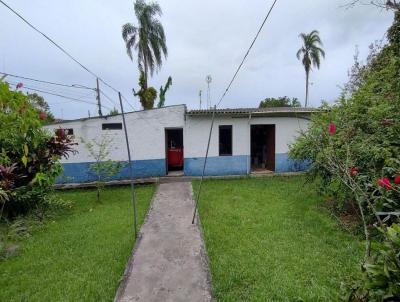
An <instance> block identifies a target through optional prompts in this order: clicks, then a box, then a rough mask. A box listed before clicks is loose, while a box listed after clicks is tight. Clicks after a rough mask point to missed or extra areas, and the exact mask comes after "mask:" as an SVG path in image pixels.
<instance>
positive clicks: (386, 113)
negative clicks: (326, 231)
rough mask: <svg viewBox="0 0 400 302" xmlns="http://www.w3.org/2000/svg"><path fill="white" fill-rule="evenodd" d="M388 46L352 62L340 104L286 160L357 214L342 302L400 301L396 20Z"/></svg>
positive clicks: (398, 18) (315, 121) (399, 27)
mask: <svg viewBox="0 0 400 302" xmlns="http://www.w3.org/2000/svg"><path fill="white" fill-rule="evenodd" d="M387 37H388V44H387V45H385V46H384V47H379V46H378V47H377V46H376V45H375V46H372V47H371V53H370V55H369V57H368V60H367V63H366V64H365V65H362V64H360V63H359V62H358V61H357V60H356V64H355V65H354V66H353V68H352V70H351V74H350V81H349V83H348V84H347V85H346V89H345V90H344V92H343V95H342V96H341V98H340V99H339V100H338V101H337V102H336V104H334V105H333V106H328V105H327V104H324V105H323V106H322V108H321V109H323V111H324V112H323V113H319V114H316V115H314V116H313V117H312V121H311V124H310V128H309V129H308V131H307V132H304V133H302V134H301V135H300V137H299V138H298V140H297V141H296V142H295V143H294V144H293V145H292V146H291V150H290V156H291V157H292V158H293V159H297V160H307V161H309V162H312V166H311V170H310V174H309V175H310V176H311V179H318V180H320V188H321V190H324V191H328V192H329V193H331V194H332V195H334V196H335V197H336V199H338V200H339V201H341V203H342V204H343V205H346V204H349V203H354V204H356V205H357V207H358V209H359V215H360V216H361V218H362V224H363V230H364V234H365V239H366V240H365V242H366V244H365V258H364V262H363V265H362V270H363V276H364V278H363V279H362V280H359V281H357V282H356V283H355V284H353V285H352V286H345V287H344V288H346V290H345V294H344V295H343V300H345V301H400V285H399V284H400V283H399V280H400V258H399V255H400V253H399V252H400V245H399V244H400V240H399V225H398V223H399V217H398V216H397V214H396V213H399V212H400V176H399V175H400V153H399V150H400V80H399V79H400V12H399V11H397V12H396V14H395V21H394V24H393V25H392V26H391V28H390V29H389V30H388V34H387Z"/></svg>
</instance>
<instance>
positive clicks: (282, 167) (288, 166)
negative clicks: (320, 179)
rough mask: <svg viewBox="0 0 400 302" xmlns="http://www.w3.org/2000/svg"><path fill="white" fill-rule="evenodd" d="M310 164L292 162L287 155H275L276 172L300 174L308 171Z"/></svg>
mask: <svg viewBox="0 0 400 302" xmlns="http://www.w3.org/2000/svg"><path fill="white" fill-rule="evenodd" d="M309 166H310V165H309V163H307V162H303V161H298V160H292V159H290V158H289V156H288V154H287V153H276V154H275V172H278V173H279V172H298V171H304V170H307V169H308V167H309Z"/></svg>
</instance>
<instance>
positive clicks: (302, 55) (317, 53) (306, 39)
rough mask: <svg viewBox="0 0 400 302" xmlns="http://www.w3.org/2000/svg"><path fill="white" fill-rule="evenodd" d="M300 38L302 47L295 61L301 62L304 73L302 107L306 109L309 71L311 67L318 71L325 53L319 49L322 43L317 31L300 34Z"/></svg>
mask: <svg viewBox="0 0 400 302" xmlns="http://www.w3.org/2000/svg"><path fill="white" fill-rule="evenodd" d="M300 38H301V40H302V42H303V45H302V47H301V48H300V49H299V50H298V51H297V54H296V56H297V59H299V60H301V62H302V64H303V67H304V70H305V72H306V100H305V103H304V106H305V107H307V104H308V89H309V77H310V71H311V70H312V67H313V66H314V67H317V68H318V69H319V67H320V65H321V57H322V58H325V51H324V50H323V49H322V48H321V47H322V41H321V38H320V37H319V32H318V31H317V30H313V31H312V32H310V33H309V34H305V33H301V34H300Z"/></svg>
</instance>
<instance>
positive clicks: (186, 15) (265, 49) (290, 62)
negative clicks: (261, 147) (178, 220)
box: [0, 0, 393, 119]
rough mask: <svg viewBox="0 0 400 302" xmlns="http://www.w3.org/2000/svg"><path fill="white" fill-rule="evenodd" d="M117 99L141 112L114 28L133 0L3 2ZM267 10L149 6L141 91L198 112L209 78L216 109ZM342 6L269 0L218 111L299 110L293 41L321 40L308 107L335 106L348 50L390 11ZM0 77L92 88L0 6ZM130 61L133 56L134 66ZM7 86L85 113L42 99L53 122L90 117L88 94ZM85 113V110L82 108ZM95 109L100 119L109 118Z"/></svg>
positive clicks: (233, 2) (259, 0) (379, 29)
mask: <svg viewBox="0 0 400 302" xmlns="http://www.w3.org/2000/svg"><path fill="white" fill-rule="evenodd" d="M5 1H6V3H8V4H9V5H10V6H11V7H12V8H13V9H15V10H16V11H17V12H19V13H20V14H21V15H22V16H24V17H25V18H26V19H27V20H29V21H30V22H31V23H32V24H33V25H35V26H36V27H38V28H39V29H40V30H42V31H43V32H44V33H46V34H47V35H48V36H50V37H51V38H52V39H54V40H55V41H56V42H57V43H59V44H60V45H61V46H62V47H64V48H65V49H66V50H67V51H68V52H70V53H71V54H72V55H73V56H74V57H76V58H77V59H78V60H79V61H80V62H82V63H83V64H84V65H85V66H87V67H88V68H89V69H91V70H92V71H93V72H94V73H96V74H97V75H99V76H100V77H101V78H102V79H104V80H105V81H106V82H107V83H110V84H111V85H112V86H113V87H115V89H117V90H118V91H121V93H122V94H123V95H124V96H125V98H126V99H127V100H128V101H129V103H130V105H129V106H128V104H127V101H124V103H125V105H124V106H125V107H126V110H127V111H129V110H132V109H131V108H132V107H133V108H134V109H135V110H139V109H141V106H140V103H139V100H138V99H137V97H134V96H133V94H132V88H137V87H138V85H137V82H138V70H137V61H136V59H134V61H131V60H130V59H129V57H128V56H127V54H126V49H125V45H124V41H123V40H122V37H121V27H122V25H123V24H125V23H127V22H131V23H133V24H137V21H136V18H135V15H134V10H133V1H132V0H116V1H107V0H68V1H66V0H58V1H53V0H40V1H26V0H5ZM272 2H273V1H272V0H251V1H249V0H218V1H215V0H202V1H194V0H191V1H182V0H158V3H159V4H160V6H161V8H162V10H163V15H162V17H161V18H160V20H161V22H162V24H163V26H164V30H165V32H166V39H167V46H168V57H167V59H166V60H165V61H164V63H163V65H162V67H161V70H160V71H159V72H157V73H155V74H154V75H153V77H152V78H151V79H150V80H149V84H150V85H151V86H154V87H155V88H156V89H157V90H158V89H159V87H160V86H161V85H164V83H165V82H166V81H167V78H168V76H171V77H172V82H173V85H172V86H171V88H170V90H169V91H168V92H167V94H166V105H175V104H186V105H187V107H188V108H189V109H198V108H199V106H200V104H199V91H200V90H202V94H203V108H204V104H205V98H206V94H207V83H206V80H205V78H206V76H207V75H211V76H212V82H211V84H210V96H211V103H212V104H215V103H217V102H218V100H219V98H220V97H221V95H222V93H223V92H224V90H225V89H226V87H227V85H228V83H229V81H230V80H231V78H232V76H233V74H234V72H235V70H236V68H237V67H238V65H239V64H240V62H241V60H242V58H243V56H244V54H245V52H246V51H247V49H248V47H249V45H250V43H251V41H252V39H253V38H254V36H255V34H256V32H257V30H258V28H259V26H260V24H261V22H262V21H263V19H264V17H265V15H266V14H267V12H268V10H269V8H270V6H271V4H272ZM347 2H348V0H302V1H295V0H278V2H277V4H276V6H275V8H274V9H273V11H272V13H271V15H270V18H269V19H268V21H267V22H266V24H265V26H264V28H263V30H262V32H261V34H260V36H259V38H258V40H257V41H256V43H255V45H254V47H253V48H252V50H251V52H250V54H249V56H248V58H247V60H246V61H245V64H244V65H243V67H242V69H241V71H240V73H239V75H238V77H237V78H236V80H235V82H234V83H233V85H232V87H231V89H230V90H229V92H228V94H227V96H226V97H225V98H224V100H223V101H222V103H221V105H220V107H221V108H236V107H257V106H258V104H259V103H260V101H261V100H263V99H265V98H266V97H281V96H288V97H296V98H298V99H299V100H300V101H301V102H302V103H304V94H305V93H304V91H305V73H304V68H303V66H302V65H301V62H300V61H298V60H297V58H296V52H297V50H298V49H299V48H300V47H301V40H300V38H299V34H300V33H302V32H304V33H308V32H310V31H312V30H314V29H316V30H318V31H319V32H320V37H321V39H322V41H323V43H324V46H323V48H324V50H325V52H326V59H325V60H323V61H322V63H321V68H320V69H319V70H313V72H312V73H311V79H310V81H311V86H310V100H309V102H310V105H311V106H318V105H319V104H320V103H321V100H327V101H329V102H334V101H335V100H336V99H337V97H338V96H339V94H340V91H341V89H340V86H341V85H343V84H344V83H345V82H346V81H347V79H348V70H349V69H350V67H351V66H352V63H353V62H354V58H353V57H354V54H355V48H356V47H358V49H359V53H360V59H361V60H363V59H365V58H366V56H367V54H368V46H369V45H370V44H371V43H372V42H374V41H376V40H381V39H382V38H384V37H385V32H386V30H387V28H388V27H389V26H390V24H391V23H392V20H393V13H392V12H391V11H386V10H381V9H377V8H375V7H373V6H356V7H354V8H351V9H346V8H344V7H343V5H344V4H346V3H347ZM0 25H1V28H2V30H0V43H1V47H0V72H6V73H10V74H16V75H21V76H25V77H31V78H35V79H41V80H46V81H52V82H60V83H64V84H68V85H72V84H74V85H83V86H87V87H91V88H92V87H93V88H94V87H95V86H96V79H95V78H94V77H93V76H92V75H90V74H89V73H87V72H86V71H85V70H83V69H82V68H81V67H80V66H78V65H77V64H76V63H74V62H73V61H71V59H69V58H68V57H67V56H65V55H64V54H63V53H62V52H61V51H60V50H58V49H57V48H55V47H54V46H53V45H51V44H50V43H49V42H48V41H47V40H45V39H44V38H43V37H42V36H40V35H39V34H38V33H37V32H35V31H33V30H32V29H31V28H29V27H28V26H27V25H26V24H25V23H23V22H22V21H21V20H20V19H18V18H17V17H16V16H15V15H14V14H12V13H11V12H10V11H9V10H8V9H6V8H5V7H4V6H2V5H0ZM134 58H135V56H134ZM6 80H8V81H9V82H10V83H17V82H20V81H21V82H23V84H24V85H25V87H30V88H35V89H39V90H43V91H48V92H53V93H56V94H61V95H64V96H69V97H72V98H75V99H79V100H84V101H86V102H89V103H90V104H88V103H82V102H76V101H72V100H68V99H64V98H61V97H58V96H54V95H49V94H44V93H41V94H42V95H43V96H44V97H45V99H46V101H47V102H48V103H49V104H50V107H51V110H52V111H53V113H54V114H55V115H56V117H58V118H63V119H73V118H80V117H87V116H88V115H89V114H90V115H91V116H94V115H96V114H97V108H96V105H95V104H94V103H95V102H96V99H95V92H94V91H93V90H89V89H72V88H64V87H59V86H50V85H47V84H40V83H35V82H31V81H27V80H18V79H16V78H11V77H8V78H6ZM100 89H101V90H103V91H104V93H105V94H106V95H107V96H108V97H109V98H110V99H111V100H109V99H107V98H106V97H104V96H102V97H101V100H102V104H103V105H104V106H106V107H108V108H112V107H114V106H117V105H118V96H117V94H116V93H115V91H113V90H111V89H110V88H108V87H106V86H105V85H104V84H102V83H100ZM91 103H93V104H91ZM108 108H103V114H104V113H108V112H109V109H108Z"/></svg>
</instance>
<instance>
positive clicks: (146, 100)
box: [122, 0, 168, 109]
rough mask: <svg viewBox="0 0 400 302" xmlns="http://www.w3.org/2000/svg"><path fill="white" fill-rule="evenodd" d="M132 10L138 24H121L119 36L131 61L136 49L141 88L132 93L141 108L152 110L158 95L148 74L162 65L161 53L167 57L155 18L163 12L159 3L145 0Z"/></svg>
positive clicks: (159, 27)
mask: <svg viewBox="0 0 400 302" xmlns="http://www.w3.org/2000/svg"><path fill="white" fill-rule="evenodd" d="M134 10H135V15H136V18H137V21H138V25H137V26H136V25H133V24H132V23H126V24H125V25H123V26H122V38H123V39H124V41H125V46H126V51H127V53H128V56H129V58H130V59H131V60H133V54H132V49H134V50H136V51H137V62H138V68H139V72H140V78H139V86H140V90H139V91H138V92H137V93H135V95H136V96H139V98H140V102H141V104H142V106H143V108H144V109H151V108H153V107H154V100H155V99H156V98H157V90H156V89H155V88H153V87H148V83H147V79H148V77H149V74H150V75H153V73H154V71H155V70H157V69H159V68H161V65H162V59H163V56H164V57H165V58H166V57H167V55H168V49H167V44H166V38H165V33H164V28H163V26H162V24H161V22H160V21H159V20H158V19H157V16H161V15H162V10H161V7H160V5H159V4H158V3H156V2H152V3H146V1H145V0H136V1H135V3H134ZM164 95H165V93H164Z"/></svg>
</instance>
